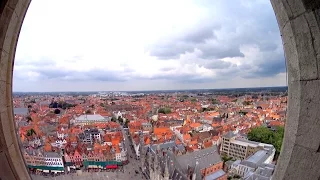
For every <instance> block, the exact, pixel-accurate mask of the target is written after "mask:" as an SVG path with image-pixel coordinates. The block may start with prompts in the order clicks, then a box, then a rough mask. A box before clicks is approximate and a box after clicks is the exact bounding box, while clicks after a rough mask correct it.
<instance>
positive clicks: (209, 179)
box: [205, 169, 226, 180]
mask: <svg viewBox="0 0 320 180" xmlns="http://www.w3.org/2000/svg"><path fill="white" fill-rule="evenodd" d="M225 174H226V173H225V172H224V171H223V170H222V169H220V170H219V171H217V172H215V173H213V174H210V175H209V176H206V177H205V180H212V179H217V178H218V177H221V176H223V175H225Z"/></svg>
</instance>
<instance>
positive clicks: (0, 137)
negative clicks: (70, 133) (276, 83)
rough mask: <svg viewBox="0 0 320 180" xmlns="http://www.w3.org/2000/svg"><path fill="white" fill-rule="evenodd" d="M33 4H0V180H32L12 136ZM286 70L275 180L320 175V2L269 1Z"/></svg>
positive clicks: (5, 0) (12, 0) (25, 0)
mask: <svg viewBox="0 0 320 180" xmlns="http://www.w3.org/2000/svg"><path fill="white" fill-rule="evenodd" d="M30 1H31V0H2V1H1V2H0V52H1V56H0V169H1V170H0V178H1V179H10V180H11V179H30V176H29V174H28V172H27V170H26V168H25V163H24V160H23V157H22V155H21V152H20V149H19V144H18V141H17V138H16V132H15V124H14V120H13V108H12V70H13V64H14V56H15V50H16V45H17V40H18V37H19V32H20V29H21V26H22V22H23V19H24V16H25V13H26V11H27V9H28V6H29V4H30ZM271 3H272V6H273V8H274V11H275V14H276V17H277V20H278V24H279V29H280V32H281V36H282V40H283V45H284V50H285V55H286V61H287V69H288V87H289V101H288V120H287V124H286V129H285V139H284V144H283V148H282V153H281V155H280V158H279V162H278V165H277V168H276V171H275V174H274V179H277V180H278V179H290V180H292V179H318V178H319V177H320V171H319V169H320V133H319V129H320V110H319V107H320V88H319V87H320V79H319V73H320V71H319V68H320V65H319V63H320V62H319V61H320V28H319V24H320V1H319V0H271Z"/></svg>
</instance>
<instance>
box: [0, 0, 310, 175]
mask: <svg viewBox="0 0 320 180" xmlns="http://www.w3.org/2000/svg"><path fill="white" fill-rule="evenodd" d="M92 2H93V3H91V1H90V3H88V1H85V0H68V1H65V0H47V1H43V0H32V2H31V3H30V5H29V6H28V11H27V13H26V14H25V18H24V19H23V25H22V27H21V32H19V34H18V35H19V38H18V39H19V40H18V42H17V39H14V42H16V43H17V44H18V45H17V48H16V49H13V50H14V51H15V50H16V54H15V55H14V56H13V55H10V56H9V55H8V56H5V54H6V53H5V54H4V55H3V56H1V57H2V58H3V57H5V58H7V57H8V58H9V57H10V58H12V59H14V60H12V61H14V63H13V62H12V63H9V65H11V66H13V64H14V69H13V74H11V75H10V76H9V75H8V77H9V78H6V81H4V82H5V84H6V86H8V87H7V88H5V89H6V92H7V91H8V92H9V91H10V93H11V92H13V98H12V100H13V102H12V106H13V117H14V124H15V126H13V124H12V123H11V124H10V128H11V129H10V135H11V136H13V135H16V136H17V139H18V143H19V144H17V142H16V141H14V142H15V145H14V148H15V149H16V151H18V149H20V150H21V157H20V158H19V159H20V161H21V159H22V157H23V159H24V162H25V163H16V164H15V165H17V164H18V165H22V166H23V164H25V168H26V170H27V171H25V169H24V174H25V175H26V176H29V175H30V177H31V179H34V180H43V179H50V180H73V179H77V180H82V179H83V180H87V179H92V180H271V179H272V178H273V177H275V176H277V172H278V170H277V171H276V173H275V169H279V166H281V164H282V162H283V160H282V159H283V156H280V152H281V149H282V148H283V147H284V148H286V146H282V144H283V138H284V129H285V124H286V122H287V101H288V84H289V87H290V83H288V82H290V81H291V80H292V79H294V78H292V77H290V76H289V77H288V74H287V69H286V66H287V65H286V61H285V54H284V48H283V41H282V39H281V37H282V35H280V31H279V26H278V23H277V19H276V17H275V13H274V12H275V11H274V10H273V8H272V4H271V3H270V2H269V1H262V0H257V1H245V0H215V1H210V0H204V1H197V0H176V1H170V0H162V1H152V3H151V1H148V0H139V1H123V0H119V1H105V0H94V1H92ZM61 4H63V6H61ZM17 7H26V6H22V5H21V6H17ZM75 7H76V8H75ZM280 9H281V8H280ZM287 9H288V8H287ZM8 12H11V8H9V10H8ZM84 12H85V13H84ZM14 14H16V15H18V14H17V12H16V10H15V11H14ZM12 19H13V18H12ZM289 19H290V18H289ZM312 22H313V21H312ZM280 24H281V23H280ZM310 24H311V23H310ZM9 27H10V28H9ZM11 27H15V26H12V25H10V26H8V28H7V29H12V28H11ZM294 27H295V26H294ZM283 29H285V28H283ZM293 32H295V31H293ZM306 32H307V31H306ZM6 35H7V34H6ZM8 35H10V34H8ZM14 36H16V33H14ZM306 37H307V36H306ZM308 37H309V36H308ZM310 37H313V36H310ZM4 42H6V43H7V44H10V43H9V41H8V42H7V41H4ZM10 47H11V46H10ZM12 47H13V45H12ZM293 47H295V46H293ZM297 47H298V46H297ZM292 52H295V51H292ZM10 53H11V51H10ZM310 54H311V53H310ZM288 57H289V56H288ZM9 69H10V68H9ZM5 72H7V71H5ZM8 72H9V71H8ZM310 72H313V71H310ZM11 78H12V82H9V80H10V79H11ZM288 79H289V80H290V79H291V80H290V81H289V80H288ZM7 81H8V82H7ZM9 85H10V87H9ZM10 88H12V89H10ZM289 89H290V88H289ZM290 95H292V94H291V92H290ZM6 97H11V95H10V96H6ZM291 99H292V98H291ZM291 99H290V102H291ZM8 102H9V103H11V99H9V101H6V103H8ZM4 106H6V107H9V108H7V109H10V111H11V108H10V107H11V104H10V106H8V105H4ZM10 117H11V116H10ZM290 121H291V118H290ZM3 122H4V121H3ZM10 122H12V121H10ZM2 127H5V126H2ZM13 128H15V131H13ZM13 132H15V133H13ZM6 134H8V133H4V135H6ZM5 140H6V141H5V142H6V143H7V144H9V146H11V145H10V143H11V141H9V140H7V138H6V139H5ZM286 144H287V143H285V145H286ZM18 146H19V147H18ZM11 147H13V146H11ZM8 152H9V151H8ZM5 153H7V152H5ZM15 154H17V153H15ZM10 155H11V154H10ZM19 155H20V154H19ZM286 155H287V154H286ZM4 156H8V155H4ZM279 156H280V159H281V161H279V162H280V163H278V159H279ZM10 158H11V156H10ZM9 161H10V162H11V161H12V162H16V161H15V160H10V159H8V162H9ZM276 166H278V168H276ZM6 167H7V169H11V165H10V163H6ZM19 169H22V168H21V167H20V168H19ZM12 172H13V171H12ZM18 176H19V177H20V175H17V177H18ZM8 177H9V176H8ZM10 177H11V176H10ZM21 177H22V176H21ZM28 178H29V177H28ZM0 179H1V178H0ZM5 180H6V179H5ZM9 180H11V179H9Z"/></svg>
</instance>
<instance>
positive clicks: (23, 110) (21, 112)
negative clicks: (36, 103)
mask: <svg viewBox="0 0 320 180" xmlns="http://www.w3.org/2000/svg"><path fill="white" fill-rule="evenodd" d="M13 113H14V114H17V115H27V114H28V108H14V109H13Z"/></svg>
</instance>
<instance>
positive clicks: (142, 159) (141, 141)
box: [139, 131, 146, 171]
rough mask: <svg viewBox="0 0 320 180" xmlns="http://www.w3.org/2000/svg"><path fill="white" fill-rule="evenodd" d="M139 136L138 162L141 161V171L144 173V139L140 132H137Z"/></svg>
mask: <svg viewBox="0 0 320 180" xmlns="http://www.w3.org/2000/svg"><path fill="white" fill-rule="evenodd" d="M139 136H140V161H141V168H142V171H144V170H145V161H146V159H145V149H144V137H143V133H142V132H141V131H140V132H139Z"/></svg>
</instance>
